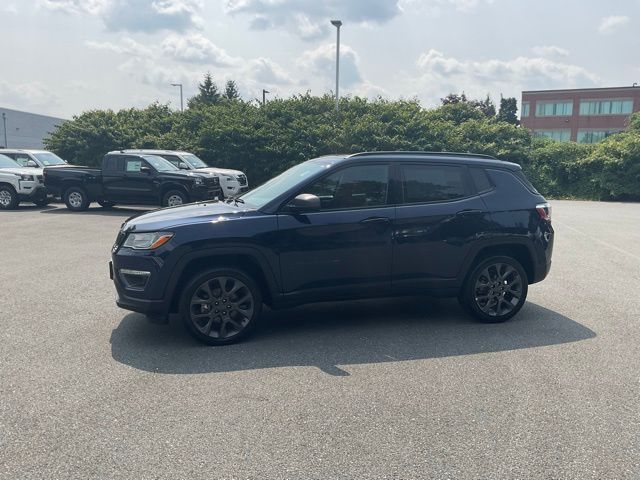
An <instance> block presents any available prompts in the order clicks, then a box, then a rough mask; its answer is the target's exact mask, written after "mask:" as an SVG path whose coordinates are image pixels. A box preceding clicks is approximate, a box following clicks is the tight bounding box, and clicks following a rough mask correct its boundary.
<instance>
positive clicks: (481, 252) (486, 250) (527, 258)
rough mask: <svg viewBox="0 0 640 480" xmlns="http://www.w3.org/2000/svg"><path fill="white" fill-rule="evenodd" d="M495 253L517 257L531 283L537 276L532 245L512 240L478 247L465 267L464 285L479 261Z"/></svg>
mask: <svg viewBox="0 0 640 480" xmlns="http://www.w3.org/2000/svg"><path fill="white" fill-rule="evenodd" d="M494 255H500V256H508V257H512V258H514V259H516V260H517V261H518V262H519V263H520V265H522V268H524V271H525V272H526V274H527V281H528V283H529V284H531V283H532V282H533V281H534V279H535V278H536V267H535V263H534V258H535V257H534V253H533V251H532V247H530V246H528V245H526V244H525V243H523V242H517V241H511V242H505V243H498V244H492V245H485V246H482V247H480V248H478V250H477V251H476V252H475V253H474V254H473V255H471V256H470V259H469V260H468V262H467V265H466V268H465V269H464V276H463V282H462V284H463V285H464V283H465V282H466V280H467V277H468V276H469V274H470V273H471V271H472V270H473V268H474V267H475V266H476V265H477V264H478V263H480V262H481V261H483V260H484V259H486V258H489V257H491V256H494Z"/></svg>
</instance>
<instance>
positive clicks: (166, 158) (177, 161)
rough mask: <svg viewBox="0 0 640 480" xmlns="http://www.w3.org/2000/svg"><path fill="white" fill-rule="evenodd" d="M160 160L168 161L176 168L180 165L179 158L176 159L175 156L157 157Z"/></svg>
mask: <svg viewBox="0 0 640 480" xmlns="http://www.w3.org/2000/svg"><path fill="white" fill-rule="evenodd" d="M158 156H160V157H162V158H164V159H165V160H169V161H170V162H171V163H173V164H174V165H175V166H176V167H177V166H178V165H180V161H181V160H180V158H178V157H176V156H175V155H158Z"/></svg>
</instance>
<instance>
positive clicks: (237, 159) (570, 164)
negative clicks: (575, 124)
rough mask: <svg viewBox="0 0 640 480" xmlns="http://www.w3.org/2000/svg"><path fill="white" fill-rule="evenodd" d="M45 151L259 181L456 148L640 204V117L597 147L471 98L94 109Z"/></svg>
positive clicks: (588, 193) (581, 190) (571, 190)
mask: <svg viewBox="0 0 640 480" xmlns="http://www.w3.org/2000/svg"><path fill="white" fill-rule="evenodd" d="M45 144H46V146H47V148H49V149H50V150H53V151H54V152H56V153H57V154H58V155H60V156H61V157H63V158H65V159H67V160H69V161H70V162H72V163H76V164H84V165H93V166H97V165H99V164H100V161H101V158H102V156H103V155H104V154H105V153H106V152H108V151H110V150H117V149H123V148H163V149H171V150H188V151H192V152H194V153H195V154H196V155H198V156H200V157H201V158H202V159H203V160H205V161H206V162H208V163H209V164H211V165H215V166H220V167H229V168H236V169H239V170H243V171H245V172H246V173H247V175H248V176H249V178H250V181H251V183H252V184H253V185H257V184H259V183H261V182H263V181H265V180H266V179H268V178H270V177H272V176H274V175H276V174H278V173H280V172H281V171H283V170H285V169H287V168H289V167H291V166H293V165H295V164H297V163H299V162H302V161H304V160H306V159H309V158H313V157H317V156H320V155H327V154H332V153H354V152H360V151H381V150H420V151H457V152H475V153H485V154H489V155H494V156H496V157H497V158H499V159H502V160H510V161H514V162H517V163H520V164H521V165H522V167H523V169H524V170H525V171H526V173H527V174H528V176H529V177H530V179H531V181H532V182H533V183H534V184H535V185H536V187H537V188H538V190H540V191H541V192H542V193H543V194H545V195H549V196H554V197H580V198H594V199H599V198H604V199H615V198H629V199H631V198H640V181H639V180H640V179H639V177H638V175H639V174H640V115H639V114H635V115H633V116H632V118H631V119H630V127H629V132H628V133H623V134H618V135H614V136H612V137H610V138H608V139H606V140H605V141H604V142H602V143H600V144H598V145H595V146H594V145H580V144H576V143H569V142H567V143H560V142H554V141H551V140H544V139H537V138H536V139H534V138H532V136H531V134H530V133H529V132H528V131H527V130H526V129H523V128H520V127H517V126H515V125H513V124H511V123H508V122H503V121H499V120H498V119H497V118H496V117H495V116H491V115H489V116H488V115H486V114H485V113H483V110H482V109H480V108H478V107H477V106H476V105H475V104H474V103H473V102H454V103H448V104H446V105H443V106H441V107H439V108H435V109H430V110H426V109H423V108H421V106H420V104H419V103H418V102H417V101H416V100H400V101H389V100H385V99H382V98H378V99H376V100H373V101H372V100H367V99H364V98H359V97H352V98H351V97H347V98H343V99H341V101H340V111H339V112H337V113H336V111H335V103H334V99H333V97H331V96H329V95H325V96H322V97H314V96H311V95H309V94H306V95H296V96H293V97H291V98H288V99H276V100H273V101H270V102H268V103H267V104H266V105H264V106H261V105H259V104H257V103H255V102H244V101H242V100H233V99H226V100H225V101H218V102H215V103H211V104H209V103H206V102H194V104H193V106H192V107H191V108H188V109H187V110H185V111H184V112H173V111H171V110H170V108H169V107H168V106H167V105H161V104H158V103H155V104H152V105H150V106H149V107H147V108H145V109H128V110H121V111H119V112H113V111H111V110H92V111H88V112H85V113H83V114H81V115H79V116H77V117H74V118H73V120H71V121H69V122H66V123H63V124H62V125H60V126H59V127H58V128H57V129H56V130H55V131H54V132H53V133H51V134H50V136H49V137H48V138H47V139H46V140H45Z"/></svg>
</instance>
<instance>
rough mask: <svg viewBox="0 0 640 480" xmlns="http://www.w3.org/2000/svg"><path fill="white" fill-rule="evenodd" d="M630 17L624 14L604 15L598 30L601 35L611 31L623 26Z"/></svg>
mask: <svg viewBox="0 0 640 480" xmlns="http://www.w3.org/2000/svg"><path fill="white" fill-rule="evenodd" d="M630 20H631V19H630V18H629V17H627V16H624V15H612V16H610V17H604V18H603V19H602V21H601V22H600V26H599V27H598V32H600V33H601V34H603V35H607V34H609V33H613V32H615V31H616V30H618V29H619V28H621V27H624V26H625V25H627V24H628V23H629V21H630Z"/></svg>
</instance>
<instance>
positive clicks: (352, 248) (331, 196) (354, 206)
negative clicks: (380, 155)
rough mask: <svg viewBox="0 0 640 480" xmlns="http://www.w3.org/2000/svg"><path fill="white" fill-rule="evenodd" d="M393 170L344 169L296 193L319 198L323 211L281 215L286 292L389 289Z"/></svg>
mask: <svg viewBox="0 0 640 480" xmlns="http://www.w3.org/2000/svg"><path fill="white" fill-rule="evenodd" d="M389 173H390V172H389V165H387V164H382V163H377V164H374V165H354V166H348V167H344V168H342V169H340V170H338V171H335V172H333V173H331V174H329V175H327V176H325V177H324V178H322V179H320V180H317V181H316V182H314V183H313V184H312V185H310V186H309V187H307V188H305V189H303V191H300V192H298V194H301V193H311V194H314V195H317V196H318V197H320V199H321V204H322V207H321V210H320V211H319V212H313V213H308V214H291V213H287V211H286V208H285V209H284V210H283V211H282V212H281V213H279V214H278V227H279V232H278V236H279V237H278V245H279V249H280V268H281V272H282V278H283V285H284V291H285V293H287V294H289V295H293V296H296V297H302V298H304V299H307V300H308V299H316V298H323V297H324V296H327V297H331V298H336V297H345V298H346V297H351V296H357V295H360V294H365V295H372V294H373V295H375V294H381V295H384V294H387V295H388V294H389V293H390V288H391V224H392V222H393V218H394V212H395V207H393V206H390V205H389V203H388V199H389V185H390V181H389V178H390V176H389Z"/></svg>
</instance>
